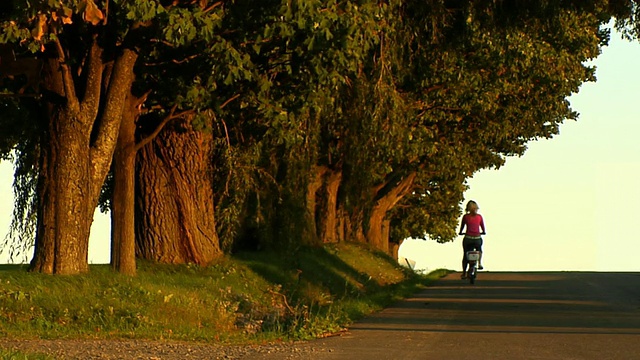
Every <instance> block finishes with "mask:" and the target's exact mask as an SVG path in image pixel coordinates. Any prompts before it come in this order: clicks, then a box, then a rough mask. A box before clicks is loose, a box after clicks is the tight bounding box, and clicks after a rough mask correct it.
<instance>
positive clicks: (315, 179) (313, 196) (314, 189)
mask: <svg viewBox="0 0 640 360" xmlns="http://www.w3.org/2000/svg"><path fill="white" fill-rule="evenodd" d="M327 171H328V169H327V168H326V167H324V166H316V167H314V168H313V169H312V170H311V179H310V180H309V184H308V185H307V214H306V216H307V219H308V221H307V223H308V224H309V227H310V232H311V237H312V238H313V241H312V245H320V244H321V243H322V241H321V238H320V236H319V231H318V221H317V220H316V219H317V216H318V201H317V197H318V190H320V188H321V187H322V183H323V179H324V174H325V173H326V172H327Z"/></svg>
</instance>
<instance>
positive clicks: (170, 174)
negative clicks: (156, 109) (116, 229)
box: [136, 123, 222, 265]
mask: <svg viewBox="0 0 640 360" xmlns="http://www.w3.org/2000/svg"><path fill="white" fill-rule="evenodd" d="M212 140H213V138H212V135H211V134H208V133H204V132H198V131H194V130H193V129H192V128H191V126H190V125H189V124H186V123H184V124H183V125H182V128H180V129H176V128H174V129H172V130H170V129H166V130H165V131H163V132H162V133H161V134H160V135H159V136H158V137H157V138H156V139H155V140H154V141H152V142H151V143H150V144H148V145H147V146H145V147H143V148H142V149H141V150H140V151H139V153H138V158H137V168H138V171H137V176H138V177H137V191H136V216H137V219H138V221H137V224H136V235H137V236H136V254H137V255H138V256H139V257H141V258H144V259H148V260H153V261H157V262H161V263H171V264H178V263H196V264H199V265H206V264H209V263H211V262H212V261H213V260H215V259H216V258H218V257H220V256H221V255H222V252H221V250H220V244H219V241H218V236H217V233H216V226H215V217H214V206H213V181H212V171H211V166H212V165H211V164H212V162H211V154H212Z"/></svg>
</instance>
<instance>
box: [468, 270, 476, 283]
mask: <svg viewBox="0 0 640 360" xmlns="http://www.w3.org/2000/svg"><path fill="white" fill-rule="evenodd" d="M476 271H477V270H476V266H475V265H473V266H471V269H470V271H469V283H470V284H471V285H473V284H475V283H476Z"/></svg>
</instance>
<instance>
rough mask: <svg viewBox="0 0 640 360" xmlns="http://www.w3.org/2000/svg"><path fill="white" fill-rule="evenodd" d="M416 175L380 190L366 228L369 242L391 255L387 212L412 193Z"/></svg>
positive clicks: (413, 174) (410, 175) (412, 174)
mask: <svg viewBox="0 0 640 360" xmlns="http://www.w3.org/2000/svg"><path fill="white" fill-rule="evenodd" d="M416 175H417V174H416V173H415V172H413V173H411V174H409V175H408V176H406V177H404V178H403V179H402V180H401V181H399V182H398V183H397V184H387V186H384V187H382V188H381V189H380V191H381V194H379V195H378V199H377V201H376V202H375V205H374V206H373V208H372V209H371V211H370V213H369V216H368V221H367V226H366V229H367V230H366V238H367V242H368V243H369V244H370V245H371V246H373V247H374V248H376V249H378V250H381V251H384V252H387V253H389V230H390V229H389V223H388V221H387V220H386V216H387V212H388V211H389V210H391V209H393V207H394V206H395V205H396V204H397V203H398V202H399V201H400V200H401V199H402V198H403V197H404V196H405V195H407V194H408V193H409V192H410V191H411V189H412V186H413V182H414V180H415V178H416ZM385 227H386V228H385Z"/></svg>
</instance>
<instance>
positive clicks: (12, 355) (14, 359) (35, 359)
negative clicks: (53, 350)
mask: <svg viewBox="0 0 640 360" xmlns="http://www.w3.org/2000/svg"><path fill="white" fill-rule="evenodd" d="M0 359H2V360H53V359H54V358H52V357H51V356H48V355H45V354H28V353H24V352H21V351H10V350H2V349H0Z"/></svg>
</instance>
